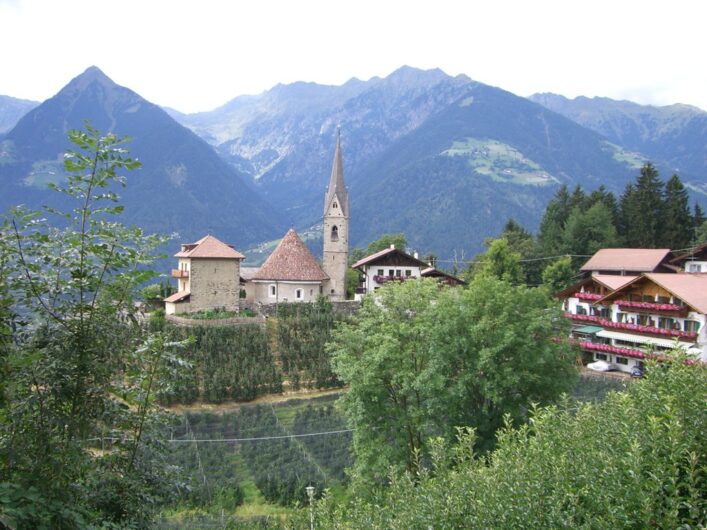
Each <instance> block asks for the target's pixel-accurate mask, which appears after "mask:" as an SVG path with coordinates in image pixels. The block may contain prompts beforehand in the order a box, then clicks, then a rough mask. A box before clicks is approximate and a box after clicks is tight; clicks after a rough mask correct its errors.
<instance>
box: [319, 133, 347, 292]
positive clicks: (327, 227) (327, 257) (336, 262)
mask: <svg viewBox="0 0 707 530" xmlns="http://www.w3.org/2000/svg"><path fill="white" fill-rule="evenodd" d="M322 235H323V239H324V254H323V257H322V269H324V272H325V273H326V274H327V276H329V281H328V282H326V283H325V285H324V288H325V291H324V294H325V295H326V296H327V297H328V298H329V299H330V300H332V301H338V300H346V268H347V267H348V258H349V193H348V192H347V191H346V184H345V183H344V164H343V161H342V159H341V133H340V131H339V130H338V129H337V131H336V151H335V152H334V165H333V167H332V168H331V178H330V179H329V187H328V188H327V192H326V196H325V198H324V233H323V234H322Z"/></svg>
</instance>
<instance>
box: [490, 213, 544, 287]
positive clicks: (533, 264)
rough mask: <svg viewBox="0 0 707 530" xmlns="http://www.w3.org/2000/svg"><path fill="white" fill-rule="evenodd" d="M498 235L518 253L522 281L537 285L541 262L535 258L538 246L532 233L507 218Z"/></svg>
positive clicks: (538, 251)
mask: <svg viewBox="0 0 707 530" xmlns="http://www.w3.org/2000/svg"><path fill="white" fill-rule="evenodd" d="M500 237H501V238H503V239H506V240H507V241H508V245H509V247H510V248H512V249H513V250H514V251H515V252H517V253H518V254H520V257H521V267H522V269H523V274H524V277H525V279H524V283H525V284H526V285H530V286H534V285H539V284H540V281H541V275H542V266H543V265H542V263H543V262H542V261H541V260H539V259H537V258H539V257H540V248H539V246H538V244H537V243H536V241H535V239H534V238H533V235H532V234H531V233H530V232H528V231H527V230H526V229H525V228H523V227H522V226H521V225H520V224H518V223H517V222H516V221H515V220H514V219H509V220H508V221H507V222H506V225H505V226H504V227H503V232H501V236H500Z"/></svg>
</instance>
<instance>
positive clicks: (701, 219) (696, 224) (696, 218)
mask: <svg viewBox="0 0 707 530" xmlns="http://www.w3.org/2000/svg"><path fill="white" fill-rule="evenodd" d="M705 221H707V217H705V214H704V212H703V211H702V208H701V207H700V205H699V203H695V210H694V213H693V214H692V226H693V229H694V230H695V232H696V233H697V231H698V230H699V229H700V227H702V226H703V225H704V223H705Z"/></svg>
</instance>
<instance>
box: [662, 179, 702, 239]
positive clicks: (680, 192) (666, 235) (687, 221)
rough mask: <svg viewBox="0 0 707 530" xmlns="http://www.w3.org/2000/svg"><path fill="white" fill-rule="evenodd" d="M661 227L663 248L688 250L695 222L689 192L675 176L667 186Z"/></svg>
mask: <svg viewBox="0 0 707 530" xmlns="http://www.w3.org/2000/svg"><path fill="white" fill-rule="evenodd" d="M663 214H664V215H663V222H662V224H661V225H660V226H661V238H660V240H661V246H665V247H667V248H671V249H673V250H678V249H686V248H687V247H688V246H689V245H690V243H691V241H692V238H693V235H694V234H693V221H692V215H691V214H690V205H689V200H688V195H687V190H686V189H685V186H683V183H682V182H681V181H680V177H678V176H677V175H673V176H672V177H670V179H669V180H668V182H666V184H665V207H664V211H663Z"/></svg>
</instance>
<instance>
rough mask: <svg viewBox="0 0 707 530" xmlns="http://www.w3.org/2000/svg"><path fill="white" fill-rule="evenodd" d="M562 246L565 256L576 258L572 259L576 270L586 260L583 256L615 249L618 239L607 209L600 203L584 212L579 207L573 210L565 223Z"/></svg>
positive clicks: (610, 214)
mask: <svg viewBox="0 0 707 530" xmlns="http://www.w3.org/2000/svg"><path fill="white" fill-rule="evenodd" d="M562 244H563V249H564V251H565V252H566V253H567V254H572V255H575V256H577V257H576V258H574V265H575V268H576V269H579V267H580V266H581V264H582V263H584V262H585V261H586V260H587V258H586V257H584V256H591V255H592V254H594V253H595V252H596V251H597V250H599V249H602V248H611V247H616V246H617V245H618V244H619V237H618V234H617V233H616V227H615V226H614V223H613V217H612V213H611V211H610V210H609V208H607V206H606V205H605V204H604V203H602V202H597V203H596V204H594V205H593V206H591V207H589V208H588V209H586V210H584V211H582V209H581V208H580V207H575V208H573V209H572V211H571V212H570V215H569V218H568V219H567V221H566V223H565V229H564V231H563V234H562Z"/></svg>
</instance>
